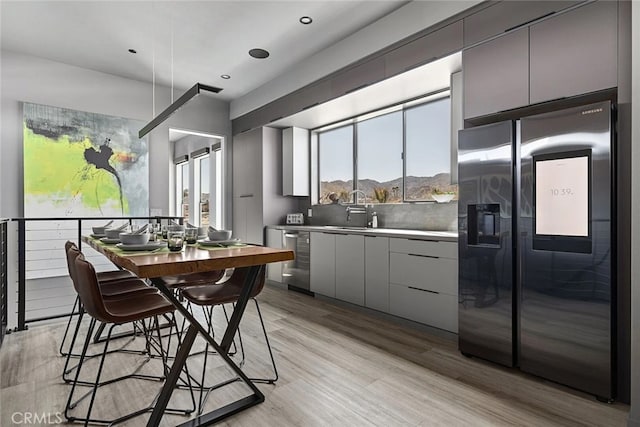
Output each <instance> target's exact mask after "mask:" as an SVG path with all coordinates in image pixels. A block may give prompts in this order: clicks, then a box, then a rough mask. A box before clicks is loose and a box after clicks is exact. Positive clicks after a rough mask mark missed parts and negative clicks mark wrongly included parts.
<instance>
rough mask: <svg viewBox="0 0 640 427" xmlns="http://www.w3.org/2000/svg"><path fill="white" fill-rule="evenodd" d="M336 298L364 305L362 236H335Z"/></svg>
mask: <svg viewBox="0 0 640 427" xmlns="http://www.w3.org/2000/svg"><path fill="white" fill-rule="evenodd" d="M335 257H336V298H337V299H339V300H342V301H347V302H350V303H352V304H358V305H364V236H358V235H348V234H340V235H336V248H335Z"/></svg>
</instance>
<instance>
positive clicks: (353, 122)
mask: <svg viewBox="0 0 640 427" xmlns="http://www.w3.org/2000/svg"><path fill="white" fill-rule="evenodd" d="M445 98H448V99H449V102H452V99H451V98H452V97H451V89H450V88H447V89H443V90H441V91H438V92H435V93H432V94H429V95H427V96H424V97H421V98H418V99H415V100H412V101H409V102H404V103H401V104H397V105H393V106H390V107H386V108H383V109H379V110H375V111H372V112H369V113H367V114H365V115H360V116H356V117H352V118H350V119H346V120H342V121H340V122H337V123H334V124H331V125H328V126H324V127H322V128H319V129H314V130H313V132H312V140H315V141H316V142H315V143H314V145H316V147H315V148H314V149H316V150H317V152H316V153H317V154H316V164H315V165H314V166H315V172H314V173H315V174H316V191H317V193H316V197H315V199H316V200H315V203H317V204H321V203H322V202H325V203H323V204H326V202H327V201H325V200H323V194H322V193H321V187H322V177H321V172H320V171H321V156H320V153H321V150H322V143H321V140H322V134H323V133H326V132H329V131H333V130H337V129H340V128H348V127H351V129H352V132H353V138H352V146H353V147H352V149H353V166H352V167H353V178H352V188H351V190H350V191H351V198H350V199H349V200H346V202H347V203H358V202H359V201H360V200H361V197H359V194H360V192H358V191H357V190H358V182H359V181H358V180H359V176H358V126H357V125H358V123H360V122H364V121H366V120H371V119H375V118H377V117H381V116H384V115H388V114H392V113H396V112H398V111H402V147H401V150H402V151H401V153H400V155H401V157H402V177H401V178H402V185H401V188H400V190H401V191H402V198H401V203H425V202H427V203H428V202H434V200H432V199H428V198H425V199H407V189H406V184H407V117H406V116H407V111H410V110H412V109H414V108H418V107H421V106H424V105H426V104H430V103H434V102H438V101H441V100H443V99H445ZM449 128H450V126H449V127H448V129H449ZM453 142H454V141H452V140H450V142H449V151H451V149H450V148H451V144H453ZM449 164H450V168H449V170H448V173H449V174H450V176H451V181H452V184H451V185H453V186H455V184H453V181H454V175H455V171H453V170H452V165H451V162H449ZM363 202H364V203H367V202H372V203H373V200H371V198H370V197H367V198H366V199H365V200H363ZM382 203H385V202H382Z"/></svg>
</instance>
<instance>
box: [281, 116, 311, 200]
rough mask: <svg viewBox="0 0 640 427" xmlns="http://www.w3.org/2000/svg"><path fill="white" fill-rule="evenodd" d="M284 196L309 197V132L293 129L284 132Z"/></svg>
mask: <svg viewBox="0 0 640 427" xmlns="http://www.w3.org/2000/svg"><path fill="white" fill-rule="evenodd" d="M282 194H283V195H284V196H308V195H309V131H308V130H307V129H302V128H298V127H291V128H287V129H284V130H283V131H282Z"/></svg>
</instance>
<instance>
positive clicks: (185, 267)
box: [82, 236, 294, 426]
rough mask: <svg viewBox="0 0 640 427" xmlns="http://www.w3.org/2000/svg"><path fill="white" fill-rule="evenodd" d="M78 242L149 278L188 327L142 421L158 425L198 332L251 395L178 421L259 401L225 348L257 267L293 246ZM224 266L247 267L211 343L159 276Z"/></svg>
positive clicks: (213, 418)
mask: <svg viewBox="0 0 640 427" xmlns="http://www.w3.org/2000/svg"><path fill="white" fill-rule="evenodd" d="M82 241H83V242H84V243H86V244H88V245H89V246H90V247H92V248H93V249H95V250H96V251H98V252H100V253H101V254H103V255H104V256H106V257H107V258H108V259H109V260H110V261H111V262H113V263H114V264H115V265H117V266H118V267H122V268H124V269H127V270H129V271H131V272H132V273H134V274H136V275H137V276H138V277H140V278H146V279H149V280H150V281H151V283H152V284H153V285H154V286H155V287H156V288H157V289H158V290H159V291H160V292H161V293H162V294H163V295H164V296H165V297H166V298H167V300H169V301H170V302H171V303H172V304H173V305H174V306H175V307H176V310H177V311H178V312H180V313H181V314H182V315H183V316H184V317H185V318H186V320H187V322H188V323H189V327H188V329H187V332H186V334H184V337H183V340H182V343H181V344H180V347H179V348H178V349H177V351H176V356H175V359H174V361H173V364H172V366H171V369H170V371H169V374H168V375H167V378H166V380H165V383H164V385H163V387H162V390H161V392H160V394H159V396H158V399H157V401H156V403H155V405H154V409H153V412H152V413H151V417H150V418H149V421H148V422H147V426H157V425H158V424H159V423H160V420H161V418H162V416H163V414H164V411H165V409H166V407H167V404H168V402H169V399H170V398H171V394H172V392H173V390H174V388H175V386H176V383H177V381H178V378H179V377H180V373H181V372H182V370H183V368H184V366H185V363H186V361H187V357H188V356H189V353H190V351H191V347H192V346H193V343H194V341H195V338H196V336H197V335H198V333H200V334H201V335H202V336H203V337H204V338H205V339H206V340H207V341H208V342H209V344H210V345H211V346H212V347H213V348H214V350H215V351H216V352H217V353H218V354H219V355H220V357H221V358H222V359H223V360H224V361H225V363H226V364H227V365H228V366H229V367H230V368H231V369H232V370H233V371H234V372H235V373H236V374H237V376H238V379H239V380H240V381H242V382H244V383H245V384H246V385H247V386H248V387H249V388H250V389H251V394H250V395H249V396H246V397H243V398H241V399H239V400H237V401H235V402H232V403H229V404H227V405H225V406H223V407H220V408H217V409H215V410H213V411H211V412H208V413H206V414H202V415H200V416H198V417H196V418H193V419H191V420H189V421H187V422H185V423H183V424H181V426H204V425H210V424H213V423H216V422H218V421H220V420H222V419H224V418H227V417H229V416H231V415H233V414H236V413H238V412H240V411H243V410H245V409H247V408H250V407H251V406H254V405H257V404H259V403H262V402H264V394H262V392H261V391H260V390H259V389H258V388H257V387H256V385H255V384H254V383H253V382H252V381H251V380H250V379H249V378H248V377H247V376H246V375H245V374H244V373H243V372H242V370H241V369H240V368H239V367H238V365H236V363H235V362H234V361H233V359H231V357H230V356H229V354H228V353H229V348H230V347H231V343H232V342H233V337H234V336H235V334H236V332H237V331H238V326H239V324H240V320H241V319H242V315H243V314H244V310H245V307H246V305H247V302H248V301H249V298H250V296H251V293H252V291H253V289H254V287H255V286H256V285H257V283H258V279H259V276H260V274H261V272H262V271H261V270H262V269H264V268H265V265H266V264H269V263H272V262H280V261H290V260H293V258H294V253H293V251H290V250H284V249H273V248H268V247H264V246H256V245H246V246H230V247H220V248H209V247H200V246H199V245H187V246H186V247H185V248H183V250H182V251H180V252H169V251H167V250H164V249H163V250H161V251H159V252H146V253H145V252H143V253H137V252H125V251H122V250H120V249H118V248H116V247H114V246H111V245H106V244H104V243H103V242H101V241H99V240H98V239H94V238H92V237H89V236H83V237H82ZM229 268H246V269H247V274H246V276H245V280H244V284H243V288H242V292H241V294H240V298H239V299H238V301H237V303H236V304H235V308H234V310H233V314H232V315H231V318H230V319H229V323H228V325H227V328H226V329H225V333H224V335H223V337H222V340H221V341H220V342H216V341H215V340H214V338H213V336H211V335H210V334H209V332H208V329H207V327H206V326H204V325H202V324H201V323H200V322H199V321H198V320H197V319H196V318H195V317H194V316H193V315H192V314H191V313H190V312H189V311H188V310H187V309H186V308H185V307H184V306H183V305H182V304H181V303H180V301H178V299H177V298H176V295H175V294H174V292H173V291H172V290H170V289H169V288H167V286H166V285H165V283H164V281H163V280H161V279H162V277H164V276H175V275H181V274H188V273H205V272H208V271H216V270H225V269H229Z"/></svg>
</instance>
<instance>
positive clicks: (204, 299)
mask: <svg viewBox="0 0 640 427" xmlns="http://www.w3.org/2000/svg"><path fill="white" fill-rule="evenodd" d="M247 271H248V268H236V269H235V270H233V273H232V274H231V277H230V278H229V279H228V280H227V281H223V282H221V283H216V284H212V285H203V286H195V287H189V288H185V289H182V290H181V294H182V296H183V297H184V298H185V299H186V300H187V301H189V302H190V303H192V304H196V305H199V306H202V307H209V308H210V311H209V314H208V315H207V316H206V317H207V322H209V328H210V330H212V325H211V322H212V321H213V314H212V311H213V308H214V307H215V306H222V307H223V309H224V304H234V303H235V302H237V301H238V299H240V294H241V292H242V288H243V286H244V280H245V277H246V275H247ZM256 280H257V281H258V282H257V283H256V286H255V287H254V288H253V291H252V292H251V295H250V298H251V299H252V300H253V301H254V303H255V306H256V311H257V312H258V317H259V319H260V324H261V325H262V332H263V334H264V339H265V342H266V344H267V349H268V350H269V357H270V358H271V365H272V367H273V373H274V376H273V377H272V378H251V380H252V381H254V382H263V383H268V384H273V383H275V382H276V381H277V380H278V369H277V368H276V362H275V360H274V358H273V352H272V351H271V345H270V343H269V338H268V337H267V330H266V329H265V327H264V321H263V319H262V313H261V312H260V306H259V304H258V300H257V299H256V296H258V294H260V292H262V289H263V288H264V284H265V269H264V268H261V269H260V273H259V275H258V277H257V278H256ZM205 313H206V310H205ZM226 316H227V313H226V310H225V317H226ZM227 321H228V318H227ZM238 338H239V342H240V351H241V354H242V361H241V362H240V367H242V366H243V365H244V361H245V354H244V347H243V344H242V336H241V334H240V329H238ZM208 347H209V344H207V346H206V349H205V351H204V354H205V359H204V363H203V368H202V378H201V382H200V385H201V387H200V400H199V402H200V403H199V409H198V411H199V413H200V412H201V411H202V407H203V406H204V400H203V393H205V392H206V394H205V395H204V399H205V400H206V398H207V396H208V394H209V392H210V391H211V390H212V389H215V388H217V387H218V386H219V384H218V385H214V386H210V387H206V386H204V376H205V371H206V367H207V356H208V354H209V352H208V351H207V349H208ZM230 354H231V353H230Z"/></svg>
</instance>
